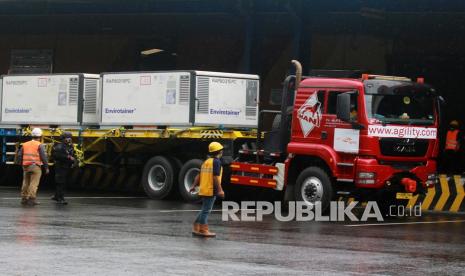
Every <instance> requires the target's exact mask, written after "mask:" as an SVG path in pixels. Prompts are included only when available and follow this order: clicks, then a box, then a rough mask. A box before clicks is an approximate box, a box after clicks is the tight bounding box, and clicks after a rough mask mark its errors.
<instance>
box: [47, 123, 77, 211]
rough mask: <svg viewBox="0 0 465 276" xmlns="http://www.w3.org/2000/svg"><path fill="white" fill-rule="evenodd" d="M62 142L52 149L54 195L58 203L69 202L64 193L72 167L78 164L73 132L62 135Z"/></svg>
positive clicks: (53, 198)
mask: <svg viewBox="0 0 465 276" xmlns="http://www.w3.org/2000/svg"><path fill="white" fill-rule="evenodd" d="M60 140H61V143H56V144H55V145H54V146H53V149H52V157H53V160H54V161H55V185H56V192H55V195H54V196H53V197H52V200H55V201H56V202H57V203H58V204H63V205H65V204H68V203H67V202H66V201H65V197H64V193H65V189H66V186H67V183H68V179H69V173H70V171H71V169H72V168H73V167H74V166H75V165H76V156H75V153H74V147H73V140H72V134H71V133H70V132H64V133H62V134H61V136H60Z"/></svg>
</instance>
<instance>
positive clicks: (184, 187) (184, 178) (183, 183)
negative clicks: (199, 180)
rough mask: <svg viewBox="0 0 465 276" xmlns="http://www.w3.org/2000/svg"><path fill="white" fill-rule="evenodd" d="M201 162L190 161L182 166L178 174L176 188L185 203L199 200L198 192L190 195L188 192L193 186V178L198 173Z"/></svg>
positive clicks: (198, 160)
mask: <svg viewBox="0 0 465 276" xmlns="http://www.w3.org/2000/svg"><path fill="white" fill-rule="evenodd" d="M202 163H203V161H202V160H200V159H191V160H189V161H187V162H186V164H184V166H182V168H181V172H180V173H179V180H178V185H179V186H178V188H179V193H180V194H181V197H182V198H183V199H184V200H185V201H186V202H198V201H199V200H200V197H199V194H198V190H196V192H194V193H191V192H190V191H189V190H190V188H191V187H192V185H193V184H194V179H195V177H196V176H197V175H198V174H199V172H200V167H201V166H202Z"/></svg>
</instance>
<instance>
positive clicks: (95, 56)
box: [0, 0, 465, 123]
mask: <svg viewBox="0 0 465 276" xmlns="http://www.w3.org/2000/svg"><path fill="white" fill-rule="evenodd" d="M0 23H1V26H2V27H1V29H0V34H1V37H2V39H1V40H0V73H1V74H8V73H24V72H53V73H63V72H89V73H100V72H108V71H134V70H173V69H183V70H185V69H200V70H211V71H226V72H241V73H254V74H259V75H260V77H261V80H262V89H261V93H262V94H261V99H262V100H261V101H262V105H263V106H267V107H268V101H269V95H270V91H272V90H273V89H278V88H280V85H281V82H282V80H283V79H284V77H285V75H286V74H287V73H288V71H289V70H290V63H289V61H290V60H291V59H293V58H297V59H299V60H300V61H301V62H302V64H303V65H304V72H306V73H308V72H309V71H310V70H315V69H347V70H362V71H364V72H370V73H376V74H389V75H402V76H408V77H413V78H416V77H418V76H422V77H424V78H425V80H426V82H427V83H430V84H432V85H433V86H434V87H436V89H437V90H438V91H439V92H440V93H441V94H442V95H443V96H444V98H445V99H446V101H447V102H448V104H447V109H446V118H445V120H450V119H452V118H458V119H459V120H460V121H462V122H464V123H465V115H464V113H463V112H462V110H461V108H462V100H463V98H464V96H463V95H462V92H461V90H462V89H463V87H464V85H465V78H464V77H463V76H462V74H463V72H464V70H463V67H464V61H465V39H464V36H463V34H464V33H465V2H464V1H460V0H441V1H433V0H411V1H401V0H390V1H388V0H376V1H374V0H371V1H369V0H358V1H336V0H326V1H320V0H293V1H290V0H288V1H286V0H282V1H279V0H264V1H246V0H234V1H227V0H215V1H207V0H203V1H200V0H146V1H141V0H134V1H122V0H116V1H104V0H69V1H64V0H47V1H46V0H21V1H18V0H16V1H8V0H6V1H1V2H0ZM151 48H156V49H160V50H163V51H160V52H158V53H156V54H153V55H148V56H144V55H141V51H143V50H146V49H151Z"/></svg>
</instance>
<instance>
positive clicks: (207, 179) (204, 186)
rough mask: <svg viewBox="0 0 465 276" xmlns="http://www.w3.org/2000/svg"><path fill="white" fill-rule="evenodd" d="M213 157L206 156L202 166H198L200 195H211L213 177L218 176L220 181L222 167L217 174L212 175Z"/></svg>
mask: <svg viewBox="0 0 465 276" xmlns="http://www.w3.org/2000/svg"><path fill="white" fill-rule="evenodd" d="M213 160H214V159H213V158H208V159H207V160H206V161H205V162H203V164H202V167H201V168H200V189H199V195H200V196H213V195H214V194H213V190H214V187H213V186H214V183H213V177H218V181H219V183H221V175H222V174H223V168H221V170H220V175H219V176H214V175H213Z"/></svg>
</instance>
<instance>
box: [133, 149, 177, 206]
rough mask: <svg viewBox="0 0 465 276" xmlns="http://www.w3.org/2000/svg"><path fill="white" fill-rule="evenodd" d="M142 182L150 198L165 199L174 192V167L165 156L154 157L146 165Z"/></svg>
mask: <svg viewBox="0 0 465 276" xmlns="http://www.w3.org/2000/svg"><path fill="white" fill-rule="evenodd" d="M141 181H142V187H144V191H145V193H146V194H147V195H148V196H149V197H150V198H153V199H163V198H165V197H167V196H168V195H169V194H170V193H171V191H172V190H173V183H174V172H173V166H172V165H171V163H170V161H169V160H168V159H166V158H165V157H163V156H155V157H152V158H151V159H149V160H148V161H147V163H145V166H144V171H143V173H142V180H141Z"/></svg>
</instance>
